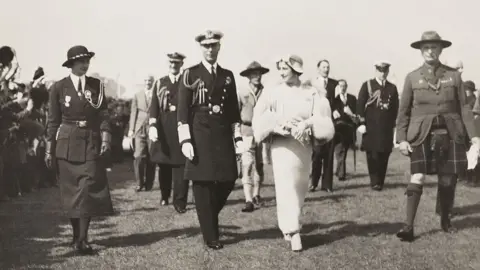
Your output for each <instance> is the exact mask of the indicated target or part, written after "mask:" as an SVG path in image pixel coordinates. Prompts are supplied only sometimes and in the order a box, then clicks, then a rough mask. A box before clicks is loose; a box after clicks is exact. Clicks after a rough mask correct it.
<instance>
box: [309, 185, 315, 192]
mask: <svg viewBox="0 0 480 270" xmlns="http://www.w3.org/2000/svg"><path fill="white" fill-rule="evenodd" d="M315 189H317V187H314V186H310V187H309V188H308V191H310V192H315Z"/></svg>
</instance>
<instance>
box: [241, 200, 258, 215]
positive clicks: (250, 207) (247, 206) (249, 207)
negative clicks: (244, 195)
mask: <svg viewBox="0 0 480 270" xmlns="http://www.w3.org/2000/svg"><path fill="white" fill-rule="evenodd" d="M253 210H255V207H254V206H253V203H252V202H246V203H245V206H244V207H243V208H242V212H244V213H245V212H246V213H250V212H253Z"/></svg>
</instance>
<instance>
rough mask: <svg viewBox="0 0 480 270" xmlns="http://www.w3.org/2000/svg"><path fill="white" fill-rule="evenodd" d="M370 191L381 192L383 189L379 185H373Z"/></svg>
mask: <svg viewBox="0 0 480 270" xmlns="http://www.w3.org/2000/svg"><path fill="white" fill-rule="evenodd" d="M372 189H373V190H375V191H382V189H383V187H382V186H380V185H374V186H373V187H372Z"/></svg>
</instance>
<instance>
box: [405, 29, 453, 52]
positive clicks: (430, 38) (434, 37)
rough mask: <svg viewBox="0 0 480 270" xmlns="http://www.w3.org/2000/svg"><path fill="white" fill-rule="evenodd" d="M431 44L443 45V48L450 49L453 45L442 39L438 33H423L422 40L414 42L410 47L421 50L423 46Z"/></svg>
mask: <svg viewBox="0 0 480 270" xmlns="http://www.w3.org/2000/svg"><path fill="white" fill-rule="evenodd" d="M429 42H435V43H439V44H440V45H442V47H443V48H448V47H450V45H452V42H450V41H448V40H444V39H442V37H440V35H439V34H438V33H437V32H435V31H425V32H423V34H422V37H421V38H420V40H418V41H415V42H413V43H412V44H410V46H411V47H412V48H414V49H420V47H421V46H422V44H424V43H429Z"/></svg>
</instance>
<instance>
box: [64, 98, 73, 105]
mask: <svg viewBox="0 0 480 270" xmlns="http://www.w3.org/2000/svg"><path fill="white" fill-rule="evenodd" d="M71 100H72V97H70V96H65V107H70V101H71Z"/></svg>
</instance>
